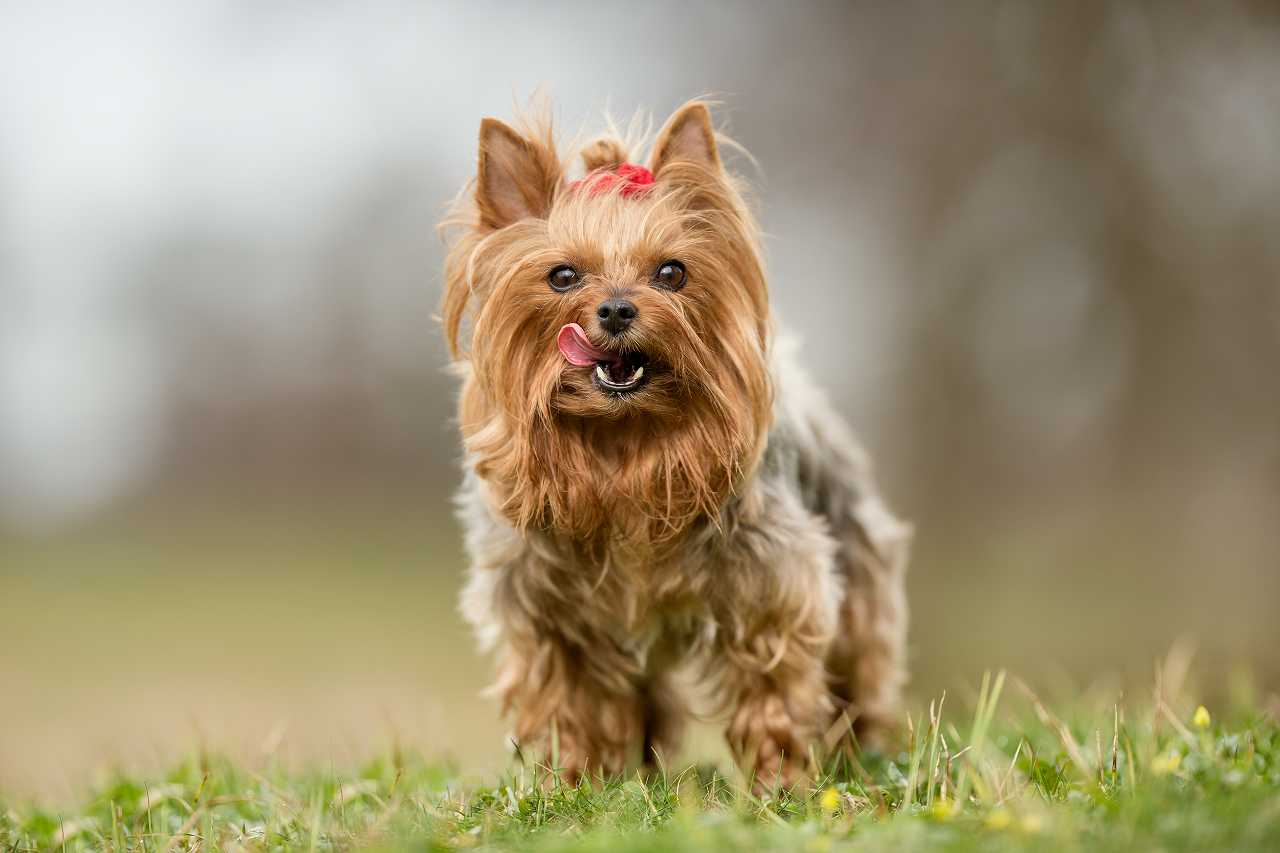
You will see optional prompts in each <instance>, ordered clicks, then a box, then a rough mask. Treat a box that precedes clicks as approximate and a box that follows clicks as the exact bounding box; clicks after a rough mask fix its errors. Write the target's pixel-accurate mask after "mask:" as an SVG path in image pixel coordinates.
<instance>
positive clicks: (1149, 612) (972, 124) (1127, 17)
mask: <svg viewBox="0 0 1280 853" xmlns="http://www.w3.org/2000/svg"><path fill="white" fill-rule="evenodd" d="M538 86H544V87H545V88H546V90H547V91H548V92H549V94H550V95H551V96H552V97H553V98H554V100H555V103H556V110H557V115H558V117H559V120H560V126H561V128H562V129H564V130H565V131H566V132H567V133H568V134H572V133H574V132H576V131H578V130H580V129H583V128H585V129H587V130H594V129H597V128H598V127H599V126H600V115H601V113H602V111H603V110H604V109H606V108H608V109H610V110H611V111H612V112H614V113H615V114H617V115H620V116H623V117H626V116H629V115H630V114H631V113H632V112H633V111H635V110H636V109H638V108H643V109H648V110H651V111H652V112H653V113H654V114H655V116H656V118H657V120H658V121H659V122H660V121H661V120H662V119H663V118H664V117H665V116H666V115H667V114H668V113H669V111H670V110H672V109H673V108H674V107H676V106H677V105H678V104H680V103H681V102H682V101H684V100H685V99H687V98H689V97H691V96H695V95H699V94H705V93H712V94H714V95H716V96H718V97H719V98H720V99H721V100H722V101H723V103H724V105H725V108H724V110H723V111H722V112H721V117H722V118H723V119H725V120H727V123H728V129H729V130H730V132H731V134H732V135H733V136H734V137H735V138H736V139H738V140H739V141H740V142H741V143H743V144H744V145H745V146H746V147H747V148H748V149H749V150H750V151H751V152H752V154H753V155H754V156H755V158H756V159H757V160H758V162H759V166H760V169H759V172H758V173H755V172H753V176H754V177H755V179H756V181H757V184H758V188H759V198H760V201H761V203H762V213H761V218H762V221H763V224H764V227H765V229H766V230H767V232H768V244H767V248H768V254H769V260H770V266H771V269H772V288H773V294H774V297H775V301H776V306H777V310H778V312H779V314H780V315H781V317H782V318H783V320H784V322H786V323H787V325H789V326H790V327H792V328H793V329H795V330H798V331H799V332H800V333H801V334H802V335H803V337H804V343H805V351H806V352H807V355H808V358H809V360H810V361H811V363H812V365H813V367H814V369H815V370H816V371H817V372H818V373H819V374H820V375H821V378H822V381H823V382H824V383H825V385H826V386H827V387H828V388H829V390H830V391H831V393H832V394H833V395H834V397H835V399H836V401H837V403H838V406H839V408H840V410H841V411H842V412H843V413H844V414H845V415H847V416H848V418H849V419H850V420H851V421H852V422H853V423H854V424H855V426H856V428H857V429H858V430H859V432H860V433H861V435H862V436H863V438H864V439H865V441H866V443H867V444H868V446H869V447H870V449H871V451H872V452H873V454H874V456H875V458H876V460H877V465H878V470H879V475H880V478H881V482H882V484H883V486H884V489H885V491H886V493H887V494H888V496H889V497H890V499H891V501H892V503H893V505H894V506H895V507H896V508H897V509H898V511H899V512H900V513H901V514H903V515H905V516H906V517H908V518H910V519H912V520H913V521H914V522H915V523H916V524H917V526H918V540H917V547H916V551H915V558H914V561H913V564H912V567H911V573H910V594H911V601H912V607H913V626H912V641H911V653H912V660H913V668H914V671H915V679H914V683H913V688H912V689H913V692H914V695H915V696H916V697H917V698H921V697H928V696H929V695H932V694H933V693H935V692H936V691H938V690H940V689H942V688H944V687H950V688H953V689H955V688H957V686H959V685H963V684H968V683H972V682H973V680H974V678H975V676H976V675H977V674H979V673H981V672H982V671H983V670H984V669H991V668H997V667H1009V668H1010V669H1011V670H1012V671H1014V672H1016V673H1018V674H1020V675H1022V676H1024V677H1026V678H1027V679H1028V680H1030V681H1032V682H1034V683H1042V684H1048V685H1057V686H1058V689H1063V690H1067V691H1070V690H1084V689H1086V688H1089V687H1091V686H1096V685H1098V684H1108V685H1116V686H1124V685H1133V688H1132V689H1135V690H1147V689H1149V684H1150V674H1151V667H1152V662H1153V660H1154V659H1155V658H1156V657H1157V656H1158V655H1160V654H1162V653H1163V652H1164V651H1165V650H1166V649H1167V648H1168V647H1169V644H1170V643H1171V642H1173V641H1174V640H1175V639H1177V638H1179V637H1190V638H1193V639H1194V641H1195V642H1196V643H1197V647H1198V649H1199V655H1198V658H1197V663H1198V672H1199V673H1200V676H1201V679H1202V681H1203V683H1204V690H1205V691H1206V692H1207V693H1208V694H1211V693H1212V691H1214V690H1220V689H1222V686H1223V685H1224V684H1226V683H1227V681H1228V680H1229V679H1230V678H1231V677H1233V676H1232V673H1237V672H1247V673H1252V678H1253V680H1254V683H1255V684H1257V685H1260V686H1261V688H1262V689H1271V690H1274V689H1275V688H1276V686H1277V684H1278V681H1277V676H1278V675H1280V619H1277V618H1276V617H1277V611H1278V610H1280V559H1278V558H1277V554H1278V553H1280V381H1278V379H1277V369H1278V368H1280V13H1278V11H1277V8H1276V7H1275V6H1273V5H1270V4H1266V3H1255V4H1248V3H1232V2H1215V3H1207V2H1206V3H1186V4H1172V3H1116V4H1105V3H1094V2H1073V3H1062V4H1055V5H1050V4H1030V3H1023V2H1003V3H994V2H993V3H981V2H977V3H964V4H937V3H925V2H921V3H915V2H902V3H880V4H854V3H843V2H832V3H799V4H781V3H776V4H770V3H744V2H694V3H690V2H681V3H649V4H639V5H637V4H628V5H627V6H626V7H621V6H614V5H613V4H602V3H568V2H555V3H543V4H537V5H533V4H528V5H527V4H517V3H509V4H494V3H484V2H468V3H457V4H444V3H383V2H325V3H265V4H264V3H244V2H190V0H182V2H172V0H164V2H156V0H145V1H144V2H131V3H127V4H124V3H120V4H116V3H78V4H77V3H62V2H39V3H37V2H21V0H19V2H12V3H6V4H4V5H3V7H0V788H2V789H4V790H8V791H10V792H21V793H34V794H40V795H46V796H62V795H66V794H67V793H69V792H73V791H77V790H80V789H81V788H82V787H83V786H84V785H85V784H86V782H87V781H88V780H89V779H90V778H91V773H90V771H95V770H97V769H100V768H103V767H109V766H111V765H113V764H122V765H126V766H135V765H139V764H141V765H155V764H163V763H165V762H167V761H170V760H172V759H173V758H174V756H175V755H177V754H179V752H180V750H183V749H186V748H188V747H190V746H191V745H192V744H194V743H204V744H207V745H209V746H210V748H217V749H226V750H231V751H235V752H239V753H242V754H245V755H250V756H252V755H262V756H277V757H285V758H288V759H290V760H296V761H303V762H306V761H312V762H314V761H320V762H331V763H333V764H335V765H337V764H344V763H347V762H351V761H356V760H359V759H360V758H362V757H367V756H369V755H370V754H371V753H372V752H373V751H374V750H375V749H378V748H381V747H383V746H385V745H386V744H387V743H389V742H391V741H393V740H399V741H400V742H403V743H405V744H407V745H411V746H417V747H421V748H423V749H425V750H428V751H429V752H431V753H432V754H440V755H449V756H453V757H454V758H455V760H457V761H458V762H459V763H460V764H461V765H462V766H463V767H464V768H468V769H474V770H476V771H486V770H492V769H495V768H499V767H502V766H503V762H504V758H503V751H502V748H501V733H502V731H503V726H502V725H501V723H500V722H499V720H498V719H497V709H496V707H495V706H494V705H493V704H492V703H490V702H489V701H488V700H485V699H482V698H480V697H479V695H478V693H479V690H480V689H481V687H482V686H483V684H484V683H485V679H486V677H487V675H488V666H487V662H485V661H481V660H480V659H479V658H478V657H477V656H476V654H475V652H474V649H473V644H472V642H471V638H470V636H469V634H468V631H467V630H466V628H465V627H464V625H463V624H462V623H461V621H460V619H459V618H458V617H457V616H456V615H455V612H454V598H455V594H456V590H457V588H458V585H459V582H460V579H461V576H462V571H463V558H462V555H461V547H460V536H459V531H458V529H457V528H456V526H455V524H454V522H453V519H452V516H451V505H450V494H451V492H452V491H453V489H454V487H455V484H456V483H457V481H458V457H459V452H458V444H457V441H456V438H455V432H454V427H453V425H452V423H451V417H452V409H453V401H454V386H453V382H452V381H451V380H450V379H449V377H447V376H446V375H445V373H444V370H443V367H444V364H445V354H444V348H443V345H442V342H441V339H440V334H439V330H438V328H437V324H436V323H435V322H434V320H433V314H434V312H435V308H436V305H437V303H438V300H439V296H440V266H441V257H442V246H441V243H440V240H439V239H438V237H437V236H436V234H435V231H434V226H435V223H436V222H437V220H438V219H439V217H440V215H441V213H442V212H443V210H444V207H445V205H446V204H447V202H448V200H449V199H450V198H451V197H452V196H453V194H454V193H455V192H456V191H457V190H458V188H459V187H460V186H461V185H462V184H463V182H464V181H465V180H466V179H467V177H468V176H469V174H470V173H471V172H472V171H473V169H474V161H475V140H476V131H477V127H478V124H479V121H480V118H481V117H482V116H486V115H495V116H499V117H504V118H509V117H510V116H511V115H512V112H513V105H514V104H516V103H517V102H521V101H523V100H525V99H526V98H527V96H528V95H529V94H530V93H532V92H533V90H534V89H535V88H536V87H538ZM737 167H738V168H740V169H746V170H751V167H750V164H748V163H744V162H742V161H741V159H739V160H738V162H737Z"/></svg>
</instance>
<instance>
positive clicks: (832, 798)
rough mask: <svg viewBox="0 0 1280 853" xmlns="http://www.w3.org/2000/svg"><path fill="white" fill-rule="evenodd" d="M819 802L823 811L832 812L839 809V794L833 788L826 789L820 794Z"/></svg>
mask: <svg viewBox="0 0 1280 853" xmlns="http://www.w3.org/2000/svg"><path fill="white" fill-rule="evenodd" d="M819 802H820V803H821V805H822V808H823V809H824V810H825V811H829V812H833V811H835V810H836V809H838V808H840V792H839V791H837V790H836V789H835V788H827V789H826V790H825V791H823V792H822V799H821V800H820V801H819Z"/></svg>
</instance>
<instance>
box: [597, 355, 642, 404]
mask: <svg viewBox="0 0 1280 853" xmlns="http://www.w3.org/2000/svg"><path fill="white" fill-rule="evenodd" d="M648 364H649V357H648V356H646V355H645V354H644V353H642V352H623V353H616V354H614V357H613V358H612V359H610V360H608V361H597V362H596V370H595V381H596V385H597V386H599V387H600V389H601V390H604V391H608V392H609V393H611V394H628V393H630V392H632V391H635V390H636V389H637V388H639V387H640V386H641V385H643V384H644V380H645V374H644V369H645V367H647V366H648Z"/></svg>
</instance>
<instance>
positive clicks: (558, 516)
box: [463, 323, 769, 544]
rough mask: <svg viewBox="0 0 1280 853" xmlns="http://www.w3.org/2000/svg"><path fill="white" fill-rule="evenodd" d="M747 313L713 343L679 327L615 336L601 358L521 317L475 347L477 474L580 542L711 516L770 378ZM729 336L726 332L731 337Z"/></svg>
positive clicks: (469, 412)
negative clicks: (619, 385) (572, 353)
mask: <svg viewBox="0 0 1280 853" xmlns="http://www.w3.org/2000/svg"><path fill="white" fill-rule="evenodd" d="M755 329H756V327H755V325H754V323H743V324H741V329H740V330H738V331H739V332H740V334H736V335H726V336H722V337H721V338H719V339H717V340H716V342H715V345H714V346H713V345H710V344H708V343H706V342H704V340H703V339H702V338H701V337H700V336H698V335H697V334H696V333H695V331H694V330H693V329H692V328H690V327H688V326H687V325H686V326H684V327H680V326H679V325H673V326H669V327H667V328H665V329H663V331H662V332H661V333H658V334H651V335H646V336H636V337H634V338H633V339H631V340H629V341H626V342H624V343H622V344H620V345H619V348H618V349H617V352H618V353H619V356H618V359H619V363H618V365H617V366H616V367H613V366H612V365H610V366H609V367H607V368H606V370H607V373H606V375H607V376H609V378H610V379H618V380H624V381H625V380H626V379H627V378H628V377H627V372H628V371H630V372H631V374H632V375H634V370H635V368H637V367H640V366H643V368H644V373H643V374H642V376H643V382H642V383H640V384H639V385H638V386H637V387H636V388H635V389H634V390H628V391H625V392H618V391H616V390H615V389H613V388H611V387H609V385H608V384H606V383H603V382H601V379H600V376H599V365H576V366H575V365H571V364H568V363H567V362H565V361H564V359H563V358H562V357H561V354H560V353H559V352H557V351H555V350H553V349H549V347H547V346H545V345H544V346H531V345H530V343H529V342H530V338H529V337H528V336H526V335H522V334H521V331H520V329H519V328H518V324H517V325H516V326H514V327H513V328H512V329H511V331H510V332H508V333H507V334H500V335H497V336H495V338H493V339H490V340H488V341H487V342H486V343H485V345H483V346H481V347H480V352H478V353H477V356H478V357H477V358H476V360H475V361H474V366H475V371H476V372H475V375H474V376H473V377H472V378H473V380H474V381H473V382H469V383H468V385H467V387H466V389H465V391H464V399H463V419H464V423H463V430H464V433H465V434H466V435H467V449H468V453H469V454H470V456H471V457H472V459H473V461H474V464H475V467H476V470H477V472H478V473H479V474H480V475H481V476H482V477H483V478H484V479H485V480H486V481H488V482H489V483H490V484H491V486H492V487H494V490H495V493H496V494H495V496H496V497H497V498H498V500H499V501H500V502H501V505H502V509H503V511H504V513H505V514H506V515H507V517H508V518H509V519H510V520H511V521H512V522H513V523H515V524H516V525H517V526H519V527H522V528H528V527H538V528H544V529H549V530H552V531H555V532H560V533H564V534H566V535H569V536H572V537H574V538H577V539H583V540H598V539H601V538H611V537H620V538H625V539H626V540H628V541H631V542H636V543H644V542H647V543H654V544H657V543H661V542H664V541H669V540H672V539H674V538H676V537H678V536H679V535H680V534H681V533H683V532H684V531H686V530H688V529H689V527H690V526H691V525H693V524H695V523H696V522H698V521H700V520H703V521H710V522H711V523H715V521H716V520H717V519H718V517H719V514H720V510H721V508H722V507H723V506H724V504H725V502H726V501H727V500H728V499H729V498H730V496H731V495H732V494H733V493H734V490H735V488H736V486H737V485H738V484H739V483H740V482H741V481H742V479H743V478H744V477H745V476H746V475H747V474H748V473H749V472H750V471H751V470H752V469H754V466H755V463H756V461H757V459H758V456H759V454H760V452H761V449H762V447H763V440H764V431H765V429H767V425H768V406H769V391H768V376H767V370H766V367H765V362H764V353H763V350H762V347H761V344H760V342H759V341H760V339H759V337H758V334H757V332H756V330H755ZM730 338H733V340H730Z"/></svg>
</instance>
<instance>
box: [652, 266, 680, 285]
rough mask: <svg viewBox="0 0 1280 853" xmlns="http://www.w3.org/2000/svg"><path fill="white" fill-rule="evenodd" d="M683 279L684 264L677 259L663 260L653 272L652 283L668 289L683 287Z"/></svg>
mask: <svg viewBox="0 0 1280 853" xmlns="http://www.w3.org/2000/svg"><path fill="white" fill-rule="evenodd" d="M684 279H685V274H684V264H682V263H680V262H679V261H664V262H663V264H662V266H660V267H658V268H657V269H656V270H654V273H653V283H654V284H657V285H660V286H662V287H665V288H667V289H668V290H679V289H680V288H682V287H684Z"/></svg>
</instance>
